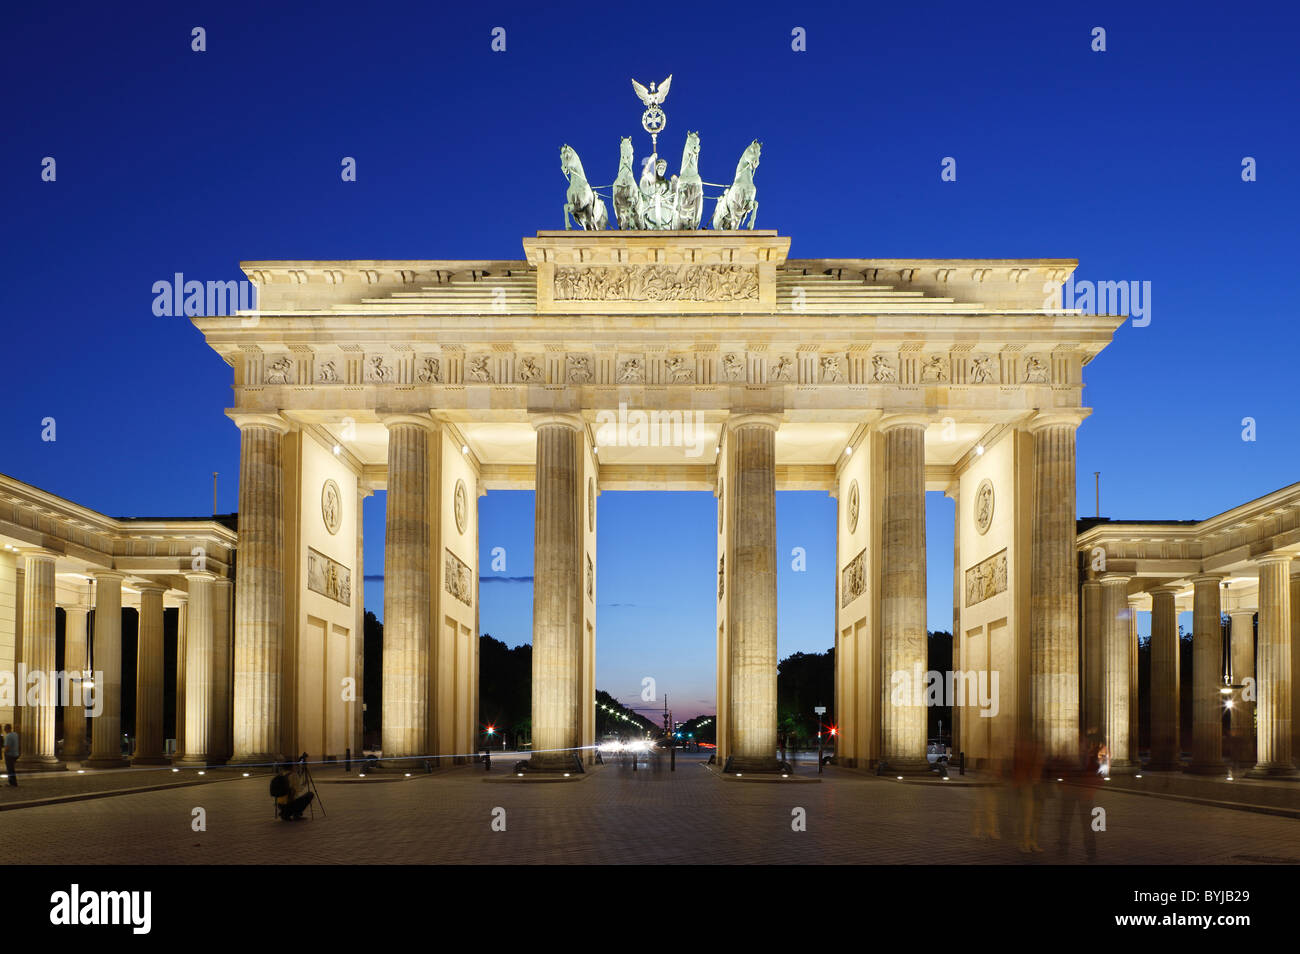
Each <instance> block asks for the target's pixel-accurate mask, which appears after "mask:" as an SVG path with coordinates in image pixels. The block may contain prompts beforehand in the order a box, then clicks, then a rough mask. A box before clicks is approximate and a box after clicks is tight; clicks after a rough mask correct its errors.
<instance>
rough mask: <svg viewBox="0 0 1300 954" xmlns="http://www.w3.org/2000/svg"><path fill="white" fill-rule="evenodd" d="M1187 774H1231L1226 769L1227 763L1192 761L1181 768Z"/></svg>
mask: <svg viewBox="0 0 1300 954" xmlns="http://www.w3.org/2000/svg"><path fill="white" fill-rule="evenodd" d="M1183 771H1184V772H1186V773H1187V774H1188V775H1231V774H1232V773H1231V772H1229V771H1228V763H1227V762H1223V761H1219V762H1195V761H1194V762H1192V764H1191V765H1188V766H1187V767H1186V768H1184V769H1183Z"/></svg>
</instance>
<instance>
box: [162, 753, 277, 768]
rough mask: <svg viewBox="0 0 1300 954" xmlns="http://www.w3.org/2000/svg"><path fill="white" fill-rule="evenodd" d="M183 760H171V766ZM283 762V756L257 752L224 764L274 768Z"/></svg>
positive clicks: (237, 757) (240, 756)
mask: <svg viewBox="0 0 1300 954" xmlns="http://www.w3.org/2000/svg"><path fill="white" fill-rule="evenodd" d="M183 758H184V756H181V757H180V758H174V759H172V764H174V765H179V764H180V763H181V760H182V759H183ZM283 761H284V757H283V756H278V755H275V754H274V753H271V752H258V753H255V754H252V755H239V756H236V757H234V758H232V759H230V761H228V762H227V763H226V764H227V765H230V766H236V765H243V766H249V765H257V766H265V767H266V768H274V767H275V764H276V763H277V762H283Z"/></svg>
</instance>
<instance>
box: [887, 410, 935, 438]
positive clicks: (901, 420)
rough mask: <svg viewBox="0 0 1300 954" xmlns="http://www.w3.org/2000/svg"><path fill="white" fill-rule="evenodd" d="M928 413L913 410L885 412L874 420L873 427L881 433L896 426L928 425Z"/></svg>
mask: <svg viewBox="0 0 1300 954" xmlns="http://www.w3.org/2000/svg"><path fill="white" fill-rule="evenodd" d="M929 426H930V415H928V414H920V413H915V412H906V413H901V414H886V415H884V416H883V417H881V418H880V420H878V421H876V424H875V428H876V430H878V431H880V432H881V433H882V434H883V433H885V432H886V431H891V430H893V429H894V428H896V427H929Z"/></svg>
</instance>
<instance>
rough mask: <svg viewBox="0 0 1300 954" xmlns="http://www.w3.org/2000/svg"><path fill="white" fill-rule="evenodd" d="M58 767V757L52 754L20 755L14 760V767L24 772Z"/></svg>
mask: <svg viewBox="0 0 1300 954" xmlns="http://www.w3.org/2000/svg"><path fill="white" fill-rule="evenodd" d="M58 767H59V759H58V758H57V757H56V756H53V755H20V756H18V759H17V761H15V762H14V768H15V769H19V770H21V771H24V772H31V771H33V770H36V771H40V770H42V769H52V768H58Z"/></svg>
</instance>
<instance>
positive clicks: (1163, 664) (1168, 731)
mask: <svg viewBox="0 0 1300 954" xmlns="http://www.w3.org/2000/svg"><path fill="white" fill-rule="evenodd" d="M1177 592H1178V590H1177V588H1175V587H1170V586H1162V587H1158V588H1157V589H1154V590H1152V591H1151V760H1150V762H1149V763H1148V765H1147V768H1148V769H1150V770H1151V771H1171V770H1174V769H1179V768H1182V744H1181V739H1180V737H1179V731H1178V729H1179V726H1178V692H1179V689H1178V684H1179V670H1178V610H1177V608H1176V607H1175V605H1174V597H1175V595H1176V594H1177Z"/></svg>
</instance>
